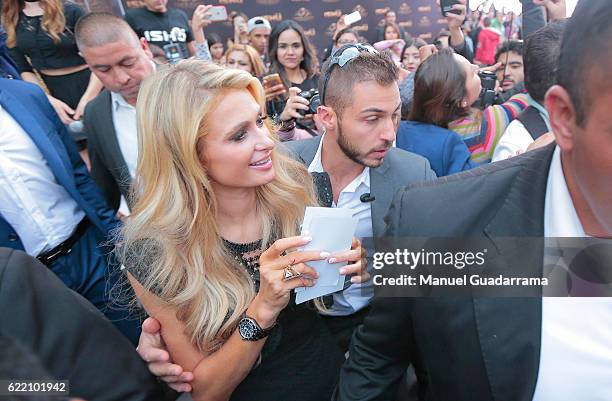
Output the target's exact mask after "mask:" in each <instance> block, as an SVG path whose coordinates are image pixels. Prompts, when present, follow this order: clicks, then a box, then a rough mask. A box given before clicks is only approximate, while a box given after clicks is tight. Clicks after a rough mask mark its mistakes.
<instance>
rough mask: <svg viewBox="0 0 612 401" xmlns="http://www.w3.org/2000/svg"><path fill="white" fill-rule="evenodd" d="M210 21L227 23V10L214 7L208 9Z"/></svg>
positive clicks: (223, 7) (221, 7)
mask: <svg viewBox="0 0 612 401" xmlns="http://www.w3.org/2000/svg"><path fill="white" fill-rule="evenodd" d="M208 19H209V20H210V21H227V9H226V8H225V6H212V7H210V8H209V9H208Z"/></svg>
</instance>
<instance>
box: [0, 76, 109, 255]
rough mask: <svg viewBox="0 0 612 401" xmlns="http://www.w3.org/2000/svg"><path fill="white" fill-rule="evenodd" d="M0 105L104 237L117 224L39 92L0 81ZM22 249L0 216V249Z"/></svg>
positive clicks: (26, 85) (18, 83)
mask: <svg viewBox="0 0 612 401" xmlns="http://www.w3.org/2000/svg"><path fill="white" fill-rule="evenodd" d="M0 105H2V107H3V108H4V109H5V110H6V111H7V112H8V113H9V114H10V115H11V116H12V117H13V118H14V119H15V121H17V123H19V125H21V127H22V128H23V130H24V131H25V132H26V133H27V134H28V135H29V136H30V138H32V140H33V141H34V143H35V144H36V146H37V147H38V149H39V150H40V152H41V153H42V155H43V157H44V158H45V159H46V160H47V163H48V165H49V168H50V169H51V171H52V172H53V175H54V176H55V179H56V180H57V182H58V183H59V184H60V185H62V186H63V187H64V188H66V191H67V192H68V194H69V195H70V196H71V197H72V198H73V199H74V200H75V201H76V203H77V204H78V205H79V206H80V207H81V209H82V210H83V211H84V212H85V214H86V215H87V217H88V218H89V220H90V221H91V223H92V224H93V225H94V226H95V227H97V228H98V229H99V230H100V231H101V232H102V233H103V234H104V235H108V233H109V231H110V230H112V229H114V228H115V227H117V225H118V224H119V221H118V220H117V219H116V218H115V213H114V212H113V211H112V210H111V209H110V208H109V207H108V206H107V204H106V202H105V201H104V197H103V196H102V194H101V193H100V191H99V189H98V187H97V186H96V185H95V183H94V182H93V181H92V179H91V177H90V176H89V172H88V171H87V167H85V164H84V163H83V160H82V159H81V157H80V156H79V152H78V151H77V148H76V146H75V144H74V141H73V139H72V138H71V137H70V134H68V132H67V131H66V127H65V126H64V124H62V122H61V121H60V119H59V117H58V116H57V114H56V113H55V110H54V109H53V107H52V106H51V104H50V103H49V102H48V101H47V97H46V96H45V94H44V92H43V91H42V89H40V88H39V87H38V86H36V85H34V84H31V83H28V82H24V81H18V80H12V79H5V78H0ZM2 246H4V247H8V248H13V249H20V250H23V244H22V243H21V240H20V239H19V237H18V236H17V233H16V232H15V230H13V228H12V227H11V226H10V224H9V223H8V222H7V221H6V220H5V219H4V218H3V217H2V216H1V215H0V247H2Z"/></svg>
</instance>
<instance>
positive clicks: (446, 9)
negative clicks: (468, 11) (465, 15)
mask: <svg viewBox="0 0 612 401" xmlns="http://www.w3.org/2000/svg"><path fill="white" fill-rule="evenodd" d="M455 4H461V2H460V1H459V0H440V10H441V11H442V15H443V16H445V17H446V14H448V13H453V14H461V12H460V11H458V10H455V9H453V6H454V5H455Z"/></svg>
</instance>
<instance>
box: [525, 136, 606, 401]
mask: <svg viewBox="0 0 612 401" xmlns="http://www.w3.org/2000/svg"><path fill="white" fill-rule="evenodd" d="M544 235H545V236H546V237H585V236H586V235H585V232H584V229H583V228H582V224H581V223H580V219H579V218H578V215H577V213H576V209H575V208H574V204H573V202H572V198H571V196H570V194H569V191H568V189H567V184H566V182H565V177H564V175H563V168H562V165H561V157H560V151H559V148H558V147H557V148H556V149H555V152H554V155H553V159H552V163H551V166H550V171H549V173H548V183H547V186H546V200H545V208H544ZM533 399H534V401H583V400H584V401H587V400H588V401H604V400H607V401H609V400H612V299H611V298H553V297H548V298H543V299H542V344H541V348H540V370H539V373H538V380H537V384H536V390H535V394H534V397H533Z"/></svg>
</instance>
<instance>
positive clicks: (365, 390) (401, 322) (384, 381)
mask: <svg viewBox="0 0 612 401" xmlns="http://www.w3.org/2000/svg"><path fill="white" fill-rule="evenodd" d="M406 304H407V299H404V298H378V299H374V300H373V302H372V309H371V311H370V313H369V314H368V316H367V317H366V318H365V320H364V323H363V325H361V326H359V327H358V329H357V330H356V331H355V334H354V335H353V339H352V340H351V346H350V349H349V358H348V360H347V361H346V362H345V364H344V366H343V367H342V370H341V372H340V381H339V384H338V389H337V392H336V397H335V398H334V399H335V400H336V401H373V400H392V399H393V395H394V394H395V392H396V391H397V387H398V384H399V383H400V380H401V379H402V377H403V375H404V373H405V372H406V369H407V368H408V366H409V364H410V353H411V351H410V350H411V349H412V344H413V342H412V339H411V338H410V337H411V336H412V330H411V321H410V318H409V313H408V312H407V310H408V309H409V307H408V306H407V305H406Z"/></svg>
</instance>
